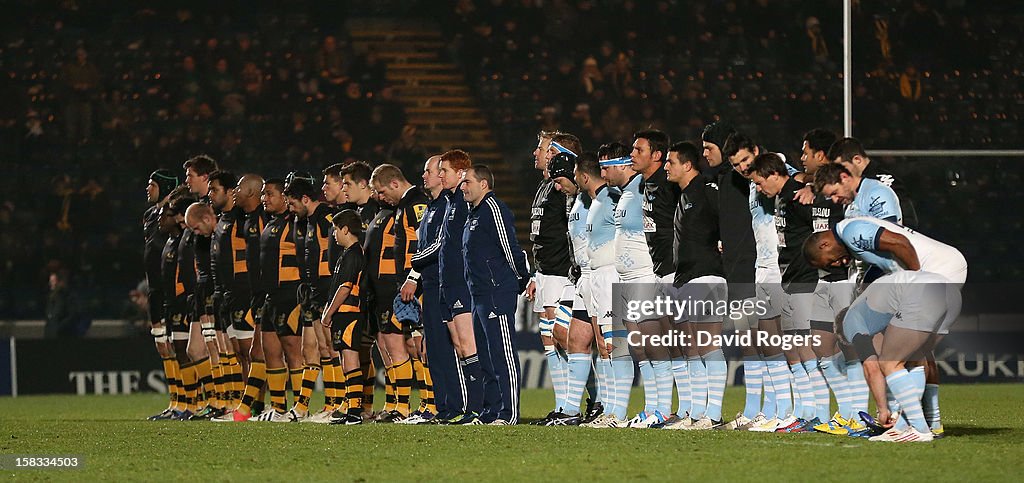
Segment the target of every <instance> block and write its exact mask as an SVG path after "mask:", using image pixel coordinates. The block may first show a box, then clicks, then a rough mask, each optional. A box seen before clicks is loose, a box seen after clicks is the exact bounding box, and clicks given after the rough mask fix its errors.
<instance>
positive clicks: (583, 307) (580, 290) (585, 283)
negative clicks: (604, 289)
mask: <svg viewBox="0 0 1024 483" xmlns="http://www.w3.org/2000/svg"><path fill="white" fill-rule="evenodd" d="M590 276H591V272H587V273H585V274H583V275H580V278H579V279H578V280H576V290H575V291H574V293H573V297H572V311H573V313H575V312H586V313H587V314H588V315H593V312H591V311H590V309H589V308H587V300H588V299H589V298H590V293H591V291H592V288H591V285H590ZM588 322H589V320H588Z"/></svg>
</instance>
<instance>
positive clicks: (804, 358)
mask: <svg viewBox="0 0 1024 483" xmlns="http://www.w3.org/2000/svg"><path fill="white" fill-rule="evenodd" d="M750 171H751V179H752V180H753V181H754V183H755V184H756V185H757V189H758V191H760V192H761V193H762V194H764V195H765V196H767V197H769V198H774V200H775V226H776V232H777V235H778V247H779V266H780V267H781V268H782V288H783V291H784V293H785V295H784V297H785V302H784V304H783V308H782V329H783V332H785V333H786V334H791V335H810V331H811V325H810V321H811V310H812V309H813V307H814V299H815V295H814V293H815V290H816V289H817V285H818V273H817V270H815V269H814V268H813V267H811V266H810V265H809V264H808V263H807V261H806V260H805V259H804V257H803V256H802V252H801V251H800V246H802V244H803V242H804V240H805V239H806V238H807V236H809V235H810V234H811V233H812V232H813V230H814V226H815V225H816V224H817V225H819V226H823V227H825V228H826V229H827V226H828V219H827V218H825V219H823V220H822V219H820V218H819V219H816V217H817V212H816V211H815V209H814V208H813V207H812V206H810V205H804V204H802V203H800V202H798V201H796V200H795V199H794V198H795V196H796V192H797V191H798V190H800V189H801V188H802V187H803V184H802V183H800V182H798V181H797V180H796V178H795V177H794V176H791V175H790V174H789V170H788V168H787V167H786V164H785V162H784V161H783V160H782V158H781V157H780V156H779V155H777V154H774V153H762V154H760V155H758V156H757V158H755V159H754V162H753V164H752V165H751V167H750ZM785 352H786V358H787V359H788V361H789V365H790V370H791V371H792V372H793V376H794V380H795V383H794V386H795V387H796V390H795V391H794V394H795V395H796V396H798V397H799V402H796V403H795V406H796V408H797V410H795V411H794V415H793V417H790V418H786V419H784V420H782V422H780V423H779V427H778V429H776V431H780V432H808V431H813V428H814V426H817V425H819V424H822V423H823V422H825V421H824V420H827V419H828V413H829V397H828V386H827V383H826V382H825V379H824V377H823V376H822V374H821V371H820V370H819V368H818V361H817V356H816V354H815V352H814V349H813V348H812V347H810V346H809V345H795V346H794V347H793V349H792V350H790V351H785Z"/></svg>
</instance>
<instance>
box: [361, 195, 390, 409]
mask: <svg viewBox="0 0 1024 483" xmlns="http://www.w3.org/2000/svg"><path fill="white" fill-rule="evenodd" d="M373 196H374V198H376V200H377V206H378V209H377V213H376V214H375V215H374V216H373V219H371V220H370V222H369V223H368V224H367V225H366V234H365V235H364V236H363V256H364V257H365V258H366V268H365V269H364V270H363V281H362V287H361V289H362V290H361V292H360V293H361V296H362V299H363V306H364V307H365V309H364V310H366V312H367V317H366V327H367V328H366V332H367V334H368V335H369V336H370V337H372V338H373V339H374V341H375V343H374V344H375V346H377V347H378V348H379V350H380V356H381V361H382V362H383V363H384V368H385V375H386V385H385V388H384V389H385V390H384V394H385V400H384V407H383V409H381V411H380V413H378V416H379V415H384V414H389V413H391V412H392V411H394V410H395V409H396V408H397V404H398V399H397V395H396V392H395V387H394V383H393V381H394V378H393V377H391V375H388V374H389V371H388V368H390V367H391V358H390V356H389V355H388V353H387V351H386V350H384V348H383V346H382V345H381V344H380V340H379V339H378V335H379V332H380V327H381V325H383V324H382V321H384V322H385V323H388V324H391V323H392V322H391V319H392V312H393V307H392V300H393V299H394V296H395V294H396V293H397V292H398V282H397V278H396V273H395V230H394V228H395V226H394V225H395V207H394V206H393V205H390V204H388V203H387V202H386V201H384V199H383V198H382V197H381V195H380V193H377V192H373ZM363 367H364V370H367V367H366V366H365V365H364V366H363ZM370 370H371V372H373V373H374V375H375V373H376V369H373V368H370ZM370 376H371V374H369V373H368V374H367V378H366V379H367V381H366V382H367V384H369V383H370V379H371V377H370ZM367 392H368V391H367ZM364 396H365V393H364ZM365 406H366V401H365V397H364V407H365ZM366 414H367V415H370V414H371V412H370V411H367V412H366Z"/></svg>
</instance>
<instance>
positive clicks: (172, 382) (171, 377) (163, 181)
mask: <svg viewBox="0 0 1024 483" xmlns="http://www.w3.org/2000/svg"><path fill="white" fill-rule="evenodd" d="M177 186H178V177H177V176H175V175H174V173H172V172H171V171H170V170H167V169H158V170H156V171H154V172H153V174H151V175H149V182H148V184H147V185H146V202H147V203H150V204H152V206H150V207H149V208H148V209H147V210H146V212H145V214H143V215H142V232H143V236H144V240H145V245H144V248H143V266H144V267H145V270H146V284H147V286H148V287H149V293H148V294H147V295H148V296H149V327H150V329H149V331H150V334H152V336H153V342H154V344H155V345H156V351H157V353H158V354H160V358H161V359H162V360H163V368H164V379H165V380H166V381H167V388H168V393H169V394H170V396H171V397H170V403H169V404H168V406H167V409H164V410H163V411H161V412H160V413H159V414H156V415H153V416H150V417H149V419H150V420H160V419H170V418H171V416H172V415H173V414H174V410H176V409H180V408H179V407H178V404H180V403H178V401H177V395H178V391H177V385H178V361H177V360H176V359H175V358H174V348H173V347H171V344H170V339H169V338H168V337H167V327H166V326H165V325H164V321H163V305H164V294H165V293H166V288H165V287H164V283H163V278H162V277H161V275H160V263H161V258H160V254H161V251H162V250H163V247H164V244H165V243H167V231H166V229H165V226H164V225H172V226H173V223H166V222H164V220H169V218H167V217H162V216H160V209H161V208H162V207H163V206H164V205H165V204H166V201H167V199H168V195H170V193H171V190H173V189H174V188H175V187H177ZM170 221H172V222H173V220H170Z"/></svg>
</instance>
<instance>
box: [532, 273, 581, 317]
mask: <svg viewBox="0 0 1024 483" xmlns="http://www.w3.org/2000/svg"><path fill="white" fill-rule="evenodd" d="M533 278H534V281H536V282H537V295H536V296H535V297H534V298H533V311H534V312H536V313H544V309H545V308H546V307H558V302H560V301H561V300H562V291H563V290H565V287H566V286H567V285H568V286H570V287H571V286H572V284H570V283H569V277H560V276H558V275H544V274H543V273H539V272H538V273H537V274H536V275H534V277H533Z"/></svg>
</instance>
